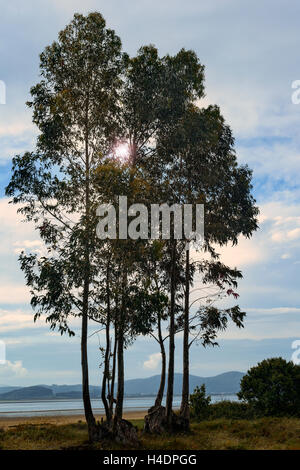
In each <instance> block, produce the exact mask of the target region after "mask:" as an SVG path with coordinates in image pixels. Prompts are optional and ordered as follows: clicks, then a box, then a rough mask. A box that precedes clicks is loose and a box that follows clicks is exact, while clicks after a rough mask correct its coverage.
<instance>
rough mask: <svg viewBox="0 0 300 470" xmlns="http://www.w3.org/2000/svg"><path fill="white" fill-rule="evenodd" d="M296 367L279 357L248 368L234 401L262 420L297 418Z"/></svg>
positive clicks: (299, 368) (299, 370) (298, 368)
mask: <svg viewBox="0 0 300 470" xmlns="http://www.w3.org/2000/svg"><path fill="white" fill-rule="evenodd" d="M299 377H300V366H299V365H295V364H293V362H291V361H289V362H287V361H286V360H285V359H283V358H281V357H276V358H271V359H266V360H264V361H262V362H260V363H259V364H258V365H257V366H255V367H252V368H251V369H250V370H249V371H248V373H247V374H246V375H245V376H244V377H243V379H242V381H241V391H240V392H239V394H238V397H239V398H240V399H241V400H245V401H246V402H247V403H249V404H250V405H251V406H252V407H253V409H254V410H255V411H256V412H258V413H260V414H262V415H265V416H277V415H279V416H281V415H296V414H298V415H299V405H300V387H299V383H300V382H299Z"/></svg>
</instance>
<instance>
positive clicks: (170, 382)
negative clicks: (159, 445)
mask: <svg viewBox="0 0 300 470" xmlns="http://www.w3.org/2000/svg"><path fill="white" fill-rule="evenodd" d="M175 254H176V241H175V240H173V242H172V255H171V256H172V257H171V260H172V265H171V302H170V332H169V368H168V389H167V399H166V417H167V423H168V427H169V428H170V429H171V428H172V406H173V391H174V356H175V294H176V281H175V265H176V258H175Z"/></svg>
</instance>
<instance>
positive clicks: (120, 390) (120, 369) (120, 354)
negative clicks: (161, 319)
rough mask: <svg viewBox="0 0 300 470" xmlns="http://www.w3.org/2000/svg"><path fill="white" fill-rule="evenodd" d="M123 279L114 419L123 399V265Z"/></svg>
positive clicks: (124, 286)
mask: <svg viewBox="0 0 300 470" xmlns="http://www.w3.org/2000/svg"><path fill="white" fill-rule="evenodd" d="M123 269H124V272H123V281H122V301H121V310H120V317H119V321H118V328H117V330H118V352H117V363H118V392H117V404H116V410H115V420H116V421H118V420H121V419H122V417H123V401H124V324H125V309H126V305H125V295H126V293H125V289H126V284H127V272H126V268H125V267H124V268H123Z"/></svg>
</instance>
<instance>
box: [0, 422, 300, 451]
mask: <svg viewBox="0 0 300 470" xmlns="http://www.w3.org/2000/svg"><path fill="white" fill-rule="evenodd" d="M133 423H134V424H135V425H136V426H137V427H138V428H139V433H140V440H141V449H148V450H150V449H151V450H154V449H157V450H171V449H172V450H188V449H190V450H222V449H224V450H226V449H227V450H231V449H249V450H254V449H266V450H271V449H274V450H275V449H289V450H292V449H295V450H296V449H298V450H299V449H300V419H296V418H263V419H257V420H253V421H248V420H234V421H233V420H225V419H219V420H215V421H204V422H202V423H194V424H193V425H192V430H191V433H190V434H182V435H180V434H178V435H175V436H174V435H167V434H166V435H160V436H147V435H143V434H142V433H141V429H142V425H143V422H142V420H138V421H133ZM70 448H72V449H95V450H96V449H120V448H121V447H120V445H117V444H112V443H109V442H102V443H99V444H97V445H94V446H90V445H89V444H88V441H87V430H86V425H85V423H83V422H78V423H73V424H61V425H54V424H52V423H47V422H45V423H38V424H21V425H17V426H13V427H11V428H8V429H6V430H0V449H2V450H8V449H26V450H29V449H36V450H39V449H70Z"/></svg>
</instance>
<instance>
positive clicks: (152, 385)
mask: <svg viewBox="0 0 300 470" xmlns="http://www.w3.org/2000/svg"><path fill="white" fill-rule="evenodd" d="M243 375H244V374H243V373H242V372H225V373H224V374H219V375H216V376H214V377H197V376H196V375H190V393H191V392H193V390H194V389H195V388H196V386H200V385H202V384H205V387H206V392H207V393H208V394H231V393H237V392H238V391H239V389H240V382H241V379H242V377H243ZM159 383H160V375H154V376H152V377H148V378H145V379H131V380H126V381H125V395H127V396H147V395H148V396H149V395H156V393H157V390H158V387H159ZM181 387H182V374H175V375H174V394H175V395H180V394H181ZM3 389H5V392H4V391H3ZM7 389H9V390H7ZM90 393H91V398H100V395H101V388H100V386H95V385H91V386H90ZM81 397H82V387H81V385H80V384H77V385H55V384H53V385H36V386H33V387H23V388H20V387H4V386H3V387H0V400H26V399H27V400H48V399H74V398H81Z"/></svg>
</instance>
